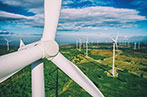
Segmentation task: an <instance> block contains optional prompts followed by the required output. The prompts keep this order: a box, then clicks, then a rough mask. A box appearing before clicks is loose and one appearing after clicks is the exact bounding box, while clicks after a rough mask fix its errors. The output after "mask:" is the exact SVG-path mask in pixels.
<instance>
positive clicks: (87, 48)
mask: <svg viewBox="0 0 147 97" xmlns="http://www.w3.org/2000/svg"><path fill="white" fill-rule="evenodd" d="M87 56H88V37H87V40H86V57H87Z"/></svg>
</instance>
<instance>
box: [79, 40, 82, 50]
mask: <svg viewBox="0 0 147 97" xmlns="http://www.w3.org/2000/svg"><path fill="white" fill-rule="evenodd" d="M81 48H82V41H81V39H79V51H81Z"/></svg>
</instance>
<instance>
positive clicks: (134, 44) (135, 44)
mask: <svg viewBox="0 0 147 97" xmlns="http://www.w3.org/2000/svg"><path fill="white" fill-rule="evenodd" d="M134 50H136V42H135V43H134Z"/></svg>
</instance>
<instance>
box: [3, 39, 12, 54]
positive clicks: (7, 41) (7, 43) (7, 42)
mask: <svg viewBox="0 0 147 97" xmlns="http://www.w3.org/2000/svg"><path fill="white" fill-rule="evenodd" d="M4 39H5V40H6V45H7V51H8V50H9V49H10V47H9V42H11V41H9V40H8V39H7V38H4Z"/></svg>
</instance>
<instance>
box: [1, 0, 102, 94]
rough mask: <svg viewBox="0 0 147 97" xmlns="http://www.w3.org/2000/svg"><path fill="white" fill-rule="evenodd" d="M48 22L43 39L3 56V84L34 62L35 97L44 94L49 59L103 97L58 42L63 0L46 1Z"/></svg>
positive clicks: (46, 20)
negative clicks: (45, 59) (58, 26)
mask: <svg viewBox="0 0 147 97" xmlns="http://www.w3.org/2000/svg"><path fill="white" fill-rule="evenodd" d="M44 8H45V11H44V12H45V25H44V32H43V36H42V38H41V40H40V41H37V42H34V43H32V44H28V45H23V46H22V47H20V48H19V50H18V51H16V52H13V53H9V54H6V55H3V56H0V67H1V68H0V83H1V82H3V81H5V80H6V79H8V78H9V77H11V76H12V75H14V74H15V73H17V72H18V71H20V70H21V69H23V68H24V67H26V66H27V65H29V64H32V97H45V92H44V70H43V62H42V58H47V59H48V60H50V61H52V62H53V63H54V64H55V65H57V66H58V67H59V68H60V69H61V70H62V71H63V72H64V73H66V74H67V75H68V76H69V77H70V78H72V79H73V80H74V81H75V82H76V83H77V84H79V85H80V86H81V87H82V88H83V89H85V90H86V91H87V92H88V93H89V94H90V95H92V96H93V97H104V96H103V94H102V93H101V92H100V91H99V89H98V88H97V87H96V86H95V85H94V84H93V83H92V81H91V80H90V79H89V78H88V77H87V76H86V75H85V74H84V73H83V72H82V71H81V70H80V69H79V68H78V67H77V66H76V65H74V64H73V63H72V62H70V61H69V60H68V59H66V58H65V57H64V56H63V55H62V54H61V53H60V52H59V46H58V44H57V43H56V41H55V35H56V29H57V24H58V19H59V13H60V8H61V0H44Z"/></svg>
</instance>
